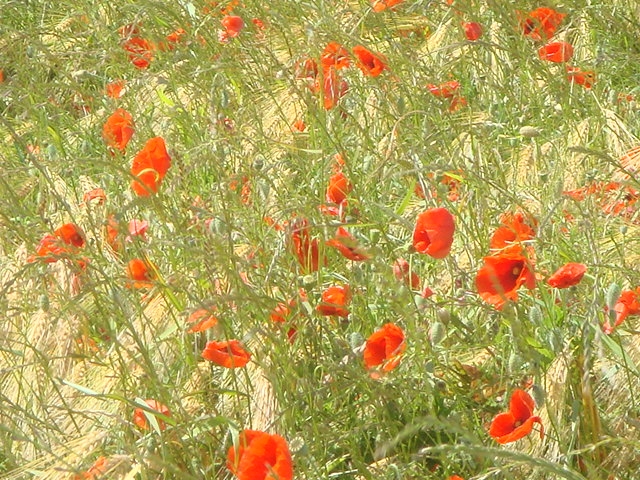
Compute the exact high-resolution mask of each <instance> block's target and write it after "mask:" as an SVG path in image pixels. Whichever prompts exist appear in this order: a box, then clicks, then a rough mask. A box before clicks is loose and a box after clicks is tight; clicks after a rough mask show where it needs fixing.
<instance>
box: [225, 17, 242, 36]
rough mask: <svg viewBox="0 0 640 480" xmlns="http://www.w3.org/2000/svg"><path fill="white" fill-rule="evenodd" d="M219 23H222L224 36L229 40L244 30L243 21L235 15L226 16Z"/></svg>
mask: <svg viewBox="0 0 640 480" xmlns="http://www.w3.org/2000/svg"><path fill="white" fill-rule="evenodd" d="M220 22H221V23H222V26H223V27H224V29H225V32H226V34H227V35H228V36H229V37H231V38H235V37H237V36H238V35H240V31H241V30H242V29H243V28H244V20H242V18H240V17H238V16H237V15H227V16H226V17H224V18H223V19H222V20H221V21H220Z"/></svg>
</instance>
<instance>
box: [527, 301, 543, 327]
mask: <svg viewBox="0 0 640 480" xmlns="http://www.w3.org/2000/svg"><path fill="white" fill-rule="evenodd" d="M529 321H530V322H531V323H533V324H534V325H540V324H541V323H542V310H540V307H539V306H538V305H534V306H533V307H531V308H530V309H529Z"/></svg>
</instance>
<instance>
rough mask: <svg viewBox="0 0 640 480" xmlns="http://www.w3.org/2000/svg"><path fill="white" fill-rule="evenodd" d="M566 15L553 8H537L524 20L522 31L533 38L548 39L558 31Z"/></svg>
mask: <svg viewBox="0 0 640 480" xmlns="http://www.w3.org/2000/svg"><path fill="white" fill-rule="evenodd" d="M564 17H566V14H564V13H560V12H556V11H555V10H554V9H552V8H547V7H539V8H536V9H535V10H533V11H532V12H529V14H528V15H527V16H526V18H524V19H523V20H522V22H521V26H522V33H523V34H524V35H526V36H527V37H529V38H532V39H533V40H548V39H549V38H551V37H553V35H554V34H555V33H556V30H557V28H558V27H559V26H560V24H561V23H562V20H563V19H564Z"/></svg>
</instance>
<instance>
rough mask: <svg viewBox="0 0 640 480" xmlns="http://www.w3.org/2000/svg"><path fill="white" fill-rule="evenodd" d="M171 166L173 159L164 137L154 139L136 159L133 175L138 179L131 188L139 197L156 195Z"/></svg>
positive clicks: (132, 167) (132, 169)
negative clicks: (168, 151)
mask: <svg viewBox="0 0 640 480" xmlns="http://www.w3.org/2000/svg"><path fill="white" fill-rule="evenodd" d="M170 166H171V157H170V156H169V154H168V153H167V147H166V145H165V143H164V139H163V138H162V137H154V138H152V139H150V140H148V141H147V143H146V144H145V146H144V147H143V149H142V150H140V152H138V154H137V155H136V156H135V157H134V159H133V163H132V165H131V175H133V176H134V177H136V179H135V180H133V181H132V182H131V188H132V189H133V191H134V192H135V193H136V194H137V195H139V196H148V195H150V194H151V193H156V192H157V191H158V188H159V186H160V183H161V182H162V179H163V178H164V176H165V175H166V173H167V170H169V167H170Z"/></svg>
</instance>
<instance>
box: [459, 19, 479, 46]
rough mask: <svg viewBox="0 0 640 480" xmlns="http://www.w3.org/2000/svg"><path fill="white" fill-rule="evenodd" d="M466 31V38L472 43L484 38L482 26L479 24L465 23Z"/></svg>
mask: <svg viewBox="0 0 640 480" xmlns="http://www.w3.org/2000/svg"><path fill="white" fill-rule="evenodd" d="M462 29H463V30H464V36H465V37H467V40H469V41H470V42H475V41H476V40H478V39H479V38H480V37H481V36H482V25H480V24H479V23H478V22H465V23H463V24H462Z"/></svg>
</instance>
